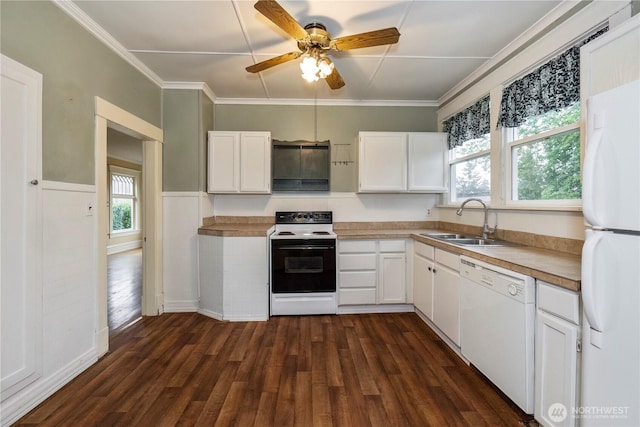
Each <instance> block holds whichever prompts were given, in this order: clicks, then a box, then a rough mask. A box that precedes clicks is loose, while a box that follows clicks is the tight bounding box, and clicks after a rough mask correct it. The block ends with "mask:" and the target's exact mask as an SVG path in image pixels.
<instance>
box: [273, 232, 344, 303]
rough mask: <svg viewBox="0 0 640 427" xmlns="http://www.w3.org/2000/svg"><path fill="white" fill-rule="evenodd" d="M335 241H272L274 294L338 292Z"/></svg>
mask: <svg viewBox="0 0 640 427" xmlns="http://www.w3.org/2000/svg"><path fill="white" fill-rule="evenodd" d="M335 290H336V241H335V239H273V240H271V292H272V293H278V294H290V293H308V292H335Z"/></svg>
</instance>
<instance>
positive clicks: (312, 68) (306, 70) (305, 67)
mask: <svg viewBox="0 0 640 427" xmlns="http://www.w3.org/2000/svg"><path fill="white" fill-rule="evenodd" d="M300 70H302V78H303V79H305V80H306V81H308V82H309V83H313V82H317V81H318V79H319V78H320V77H319V76H318V60H317V59H316V58H314V57H313V56H307V57H306V58H304V59H303V60H302V62H301V63H300Z"/></svg>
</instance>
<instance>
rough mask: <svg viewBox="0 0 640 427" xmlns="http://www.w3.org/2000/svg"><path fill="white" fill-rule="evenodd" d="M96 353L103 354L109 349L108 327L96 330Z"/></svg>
mask: <svg viewBox="0 0 640 427" xmlns="http://www.w3.org/2000/svg"><path fill="white" fill-rule="evenodd" d="M96 345H97V348H96V353H97V355H98V357H102V356H104V355H105V354H106V353H107V351H109V327H108V326H107V327H106V328H102V329H100V330H99V331H97V332H96Z"/></svg>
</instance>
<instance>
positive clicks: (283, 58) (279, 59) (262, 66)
mask: <svg viewBox="0 0 640 427" xmlns="http://www.w3.org/2000/svg"><path fill="white" fill-rule="evenodd" d="M300 55H302V52H289V53H285V54H284V55H280V56H276V57H274V58H271V59H267V60H266V61H262V62H258V63H257V64H253V65H250V66H249V67H247V68H245V69H246V70H247V71H248V72H250V73H258V72H260V71H263V70H266V69H267V68H271V67H275V66H276V65H280V64H284V63H285V62H289V61H293V60H294V59H297V58H299V57H300Z"/></svg>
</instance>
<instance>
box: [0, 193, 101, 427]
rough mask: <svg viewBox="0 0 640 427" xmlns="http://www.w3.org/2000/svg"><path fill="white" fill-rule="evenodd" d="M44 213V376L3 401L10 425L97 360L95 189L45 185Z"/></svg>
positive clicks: (4, 419) (5, 420)
mask: <svg viewBox="0 0 640 427" xmlns="http://www.w3.org/2000/svg"><path fill="white" fill-rule="evenodd" d="M42 198H43V203H42V211H43V212H42V213H43V215H42V216H43V251H42V252H43V253H42V259H43V266H42V267H43V270H42V277H43V293H42V307H43V318H42V320H43V322H42V332H43V343H42V367H43V372H42V376H41V377H40V378H39V379H38V380H36V381H35V382H33V383H31V384H30V385H29V386H27V387H26V388H24V389H22V390H21V391H19V392H17V393H16V394H14V395H13V396H11V397H9V398H7V399H5V400H4V401H2V407H1V410H0V412H1V421H2V425H8V424H10V423H12V422H14V421H16V419H17V418H19V417H20V416H22V415H23V414H25V413H26V412H27V411H29V410H30V409H32V408H34V407H35V406H36V405H37V404H38V403H40V402H41V401H42V400H44V399H45V398H46V397H48V396H49V395H50V394H51V393H53V392H55V391H56V390H57V389H59V388H60V387H62V386H63V385H64V384H65V383H66V382H68V381H69V380H70V379H72V378H73V377H75V376H76V375H78V374H79V373H80V372H82V371H83V370H85V369H86V368H87V367H89V366H90V365H91V364H93V363H94V362H95V361H96V360H97V358H98V357H97V347H96V336H95V334H96V289H97V284H96V280H95V267H94V266H95V253H96V251H95V248H96V238H95V235H96V227H95V221H94V218H95V216H87V215H86V205H87V203H88V202H92V203H93V204H94V206H95V200H96V197H95V188H94V186H90V185H78V184H66V183H58V182H51V181H45V182H44V183H43V192H42Z"/></svg>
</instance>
